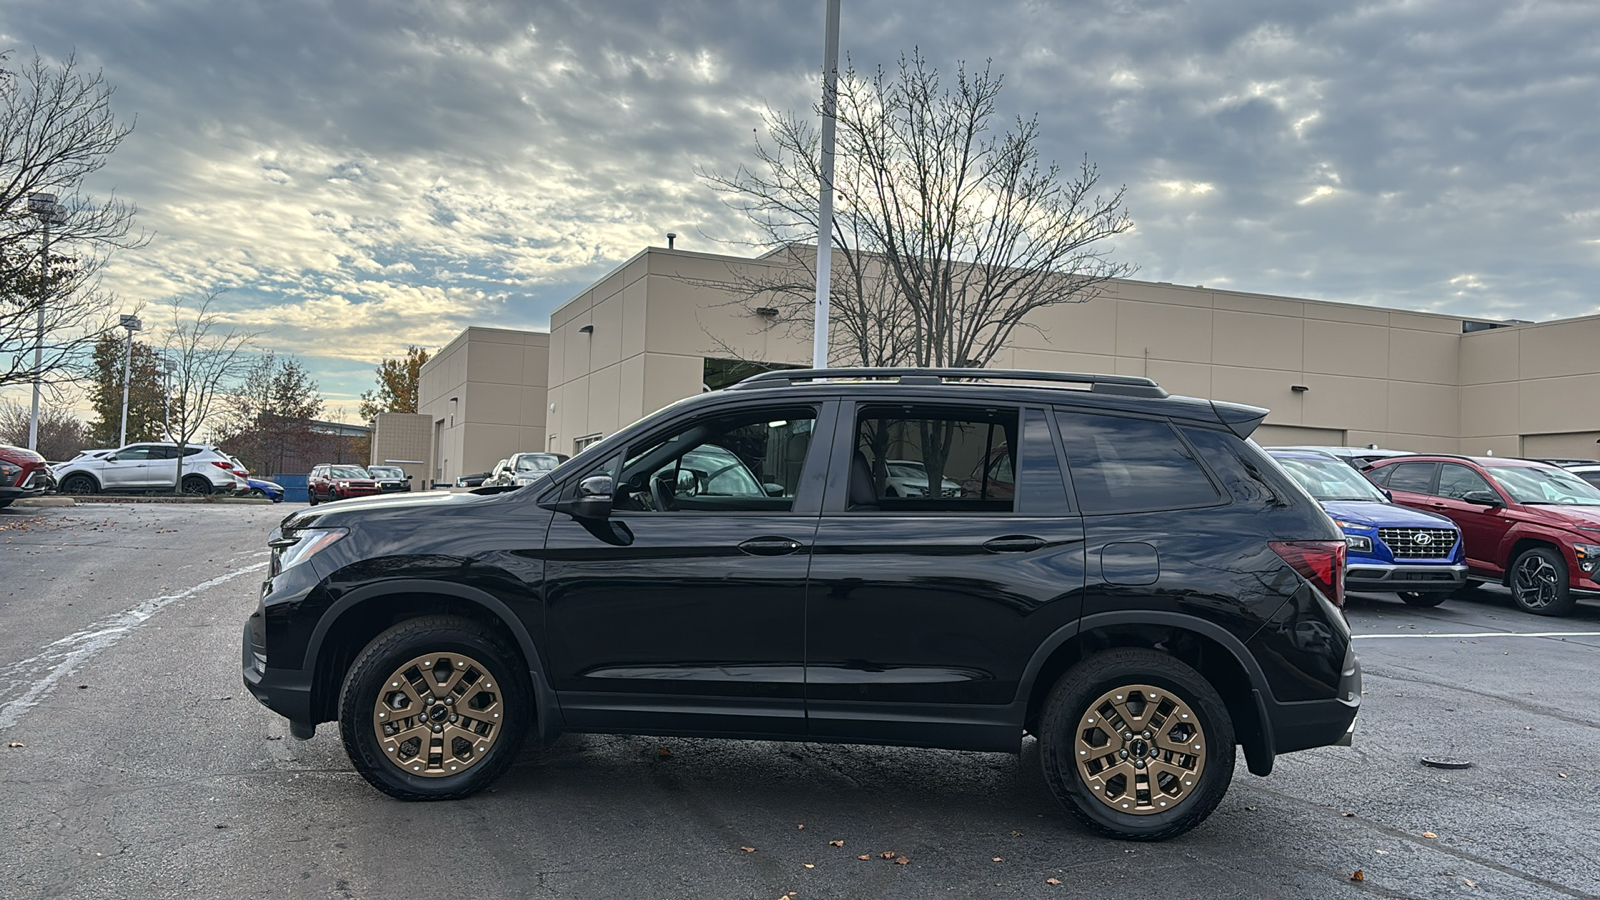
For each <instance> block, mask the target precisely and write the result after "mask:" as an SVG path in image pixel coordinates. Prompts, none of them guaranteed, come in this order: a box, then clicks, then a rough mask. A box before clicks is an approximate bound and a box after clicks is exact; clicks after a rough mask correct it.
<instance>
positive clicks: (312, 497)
mask: <svg viewBox="0 0 1600 900" xmlns="http://www.w3.org/2000/svg"><path fill="white" fill-rule="evenodd" d="M306 505H307V506H316V505H317V492H316V491H315V490H313V489H311V488H306Z"/></svg>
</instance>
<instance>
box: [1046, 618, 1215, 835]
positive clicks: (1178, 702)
mask: <svg viewBox="0 0 1600 900" xmlns="http://www.w3.org/2000/svg"><path fill="white" fill-rule="evenodd" d="M1039 748H1040V752H1039V756H1040V760H1041V762H1042V764H1043V766H1044V774H1045V780H1046V781H1048V782H1049V784H1050V789H1051V791H1052V792H1053V793H1054V794H1055V796H1056V799H1057V800H1059V801H1060V802H1061V804H1062V805H1063V806H1064V807H1066V809H1067V811H1068V812H1070V813H1072V814H1073V815H1074V816H1076V817H1077V818H1078V820H1079V821H1081V822H1083V823H1084V824H1085V825H1087V826H1089V827H1090V828H1091V829H1093V830H1095V831H1098V832H1100V833H1101V834H1104V835H1108V836H1110V837H1116V838H1123V839H1125V840H1136V841H1159V840H1165V839H1167V838H1170V837H1176V836H1177V835H1180V834H1183V833H1184V832H1186V831H1188V830H1189V829H1191V828H1193V827H1195V826H1196V825H1199V824H1200V823H1201V822H1203V821H1205V819H1206V817H1207V816H1210V815H1211V813H1212V812H1213V811H1214V810H1215V809H1216V808H1217V804H1218V803H1220V802H1222V797H1223V795H1224V794H1226V793H1227V791H1228V785H1229V784H1230V783H1231V782H1232V780H1233V763H1234V736H1233V722H1232V720H1231V719H1230V718H1229V717H1228V708H1227V706H1226V705H1225V704H1224V703H1223V702H1222V698H1221V697H1220V696H1219V695H1218V694H1217V692H1216V689H1214V688H1213V687H1212V686H1211V684H1210V683H1209V682H1207V681H1206V679H1205V677H1204V676H1202V675H1201V674H1200V673H1199V672H1196V671H1195V670H1194V669H1192V668H1190V667H1189V666H1187V665H1185V664H1184V663H1183V662H1181V661H1179V660H1177V659H1174V658H1173V657H1171V656H1168V655H1167V654H1165V653H1161V652H1158V651H1155V650H1145V649H1141V648H1126V649H1120V650H1108V651H1105V652H1103V653H1098V654H1095V655H1094V656H1091V657H1089V658H1088V659H1085V660H1084V661H1082V662H1080V663H1078V664H1077V665H1076V666H1074V667H1072V668H1071V669H1069V670H1068V671H1067V673H1066V674H1064V675H1062V676H1061V680H1059V681H1057V682H1056V685H1055V687H1054V688H1053V689H1052V690H1051V692H1050V696H1049V698H1048V699H1047V700H1046V701H1045V707H1044V714H1043V716H1042V717H1041V719H1040V723H1039Z"/></svg>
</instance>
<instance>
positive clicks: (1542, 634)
mask: <svg viewBox="0 0 1600 900" xmlns="http://www.w3.org/2000/svg"><path fill="white" fill-rule="evenodd" d="M1351 637H1352V638H1354V639H1356V640H1367V641H1383V640H1393V639H1395V638H1457V639H1460V638H1503V637H1532V638H1548V637H1600V631H1474V632H1470V633H1462V634H1352V635H1351Z"/></svg>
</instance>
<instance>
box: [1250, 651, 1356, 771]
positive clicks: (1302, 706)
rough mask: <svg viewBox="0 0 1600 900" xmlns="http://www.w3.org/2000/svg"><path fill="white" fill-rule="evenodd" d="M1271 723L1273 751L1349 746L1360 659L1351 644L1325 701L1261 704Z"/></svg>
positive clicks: (1269, 702) (1352, 727) (1269, 701)
mask: <svg viewBox="0 0 1600 900" xmlns="http://www.w3.org/2000/svg"><path fill="white" fill-rule="evenodd" d="M1263 705H1264V706H1265V710H1264V712H1265V713H1266V715H1267V718H1268V720H1269V721H1270V722H1271V723H1272V724H1271V733H1272V749H1273V752H1274V753H1293V752H1295V751H1296V750H1309V749H1311V748H1312V747H1328V746H1333V745H1340V746H1349V745H1350V742H1351V738H1352V737H1353V735H1354V733H1355V723H1356V714H1357V713H1358V712H1360V710H1361V660H1359V659H1357V658H1356V651H1355V648H1354V647H1351V648H1350V649H1349V650H1346V651H1345V656H1344V666H1343V669H1342V671H1341V674H1340V678H1339V688H1338V693H1337V695H1336V696H1335V697H1333V698H1332V699H1329V700H1306V701H1302V702H1298V703H1277V702H1274V701H1271V700H1268V701H1266V702H1265V703H1264V704H1263Z"/></svg>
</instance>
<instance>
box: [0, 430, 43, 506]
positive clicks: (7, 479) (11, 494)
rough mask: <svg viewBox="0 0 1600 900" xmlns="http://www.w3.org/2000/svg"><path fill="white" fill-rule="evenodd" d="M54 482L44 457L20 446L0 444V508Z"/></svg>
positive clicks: (32, 494) (38, 491)
mask: <svg viewBox="0 0 1600 900" xmlns="http://www.w3.org/2000/svg"><path fill="white" fill-rule="evenodd" d="M54 484H55V482H54V481H53V480H52V479H51V478H50V470H49V469H48V468H46V467H45V464H44V457H42V456H40V455H39V454H37V453H35V452H33V451H32V450H27V449H24V448H22V447H12V446H10V445H9V444H0V509H4V508H6V507H7V506H10V505H11V503H12V501H14V500H18V499H21V498H23V497H32V496H34V495H36V494H42V493H44V492H45V491H46V490H47V489H48V488H50V487H51V486H52V485H54Z"/></svg>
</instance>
